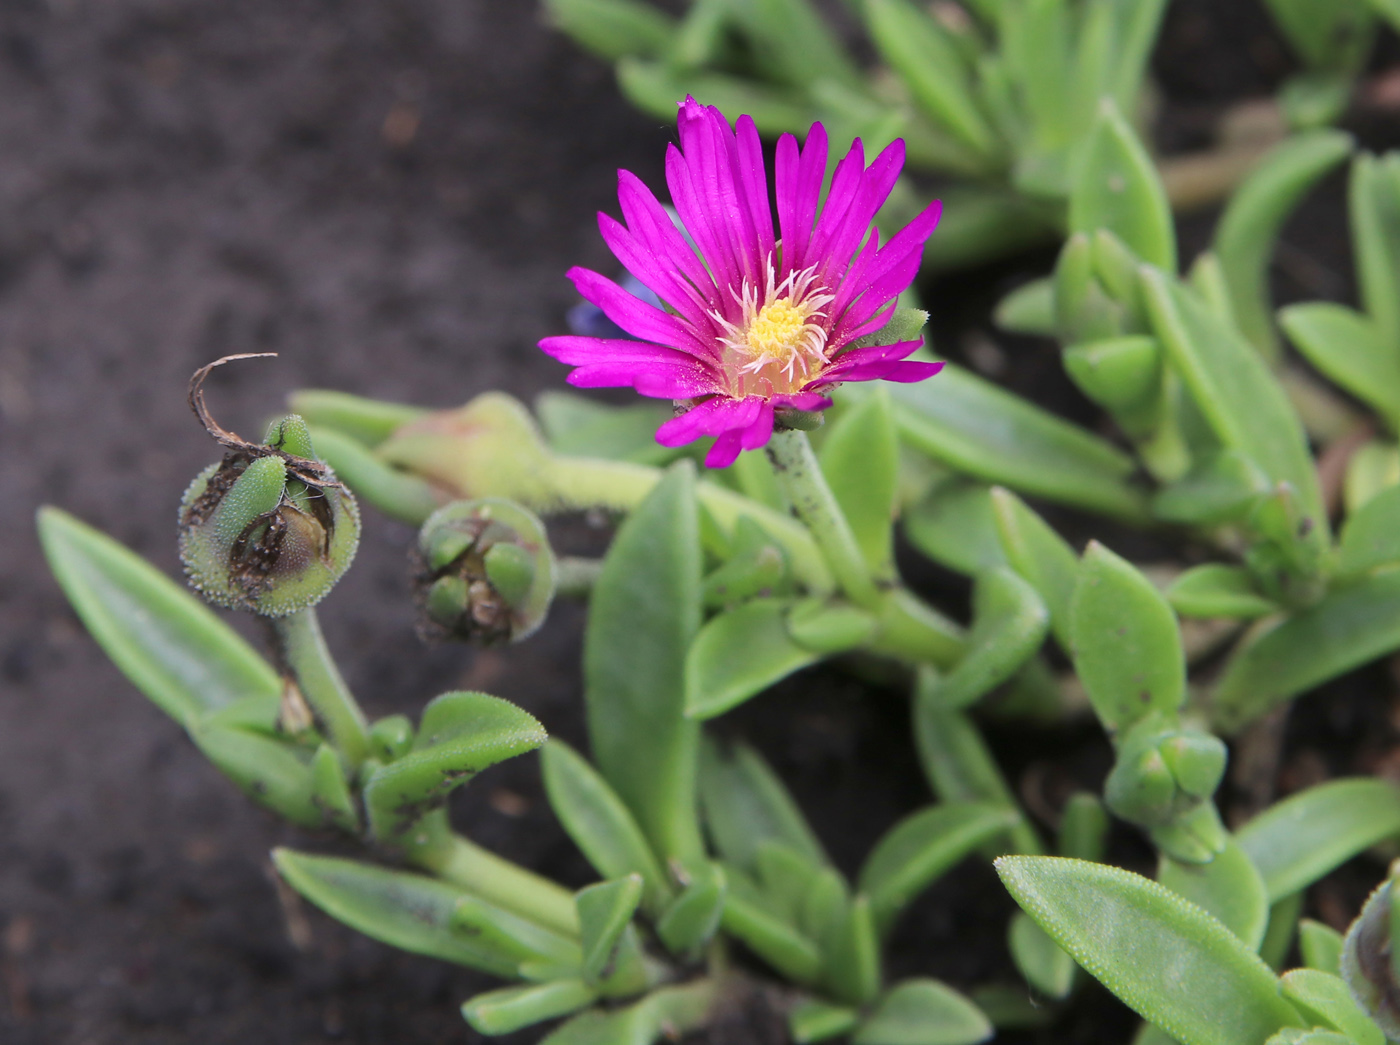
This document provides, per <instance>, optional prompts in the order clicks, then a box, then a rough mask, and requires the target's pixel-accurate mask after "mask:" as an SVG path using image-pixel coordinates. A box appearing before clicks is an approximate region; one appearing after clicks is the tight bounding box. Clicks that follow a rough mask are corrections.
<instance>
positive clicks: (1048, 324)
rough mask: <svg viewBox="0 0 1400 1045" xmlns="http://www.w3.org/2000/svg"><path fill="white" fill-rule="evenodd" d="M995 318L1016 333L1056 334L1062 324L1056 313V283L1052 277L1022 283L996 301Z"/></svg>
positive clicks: (1000, 325)
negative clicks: (1057, 320)
mask: <svg viewBox="0 0 1400 1045" xmlns="http://www.w3.org/2000/svg"><path fill="white" fill-rule="evenodd" d="M992 318H993V321H994V322H995V323H996V325H997V326H999V327H1000V328H1001V329H1002V330H1009V331H1011V332H1012V333H1014V334H1038V335H1040V336H1042V337H1054V336H1055V331H1056V330H1057V329H1058V326H1059V324H1058V323H1057V322H1056V317H1055V284H1054V282H1053V281H1052V280H1050V279H1033V280H1031V281H1030V282H1029V283H1023V284H1022V285H1021V286H1019V287H1017V288H1016V289H1015V290H1013V291H1012V292H1011V293H1010V294H1007V295H1006V297H1004V298H1002V299H1001V301H999V302H997V307H996V312H995V313H994V314H993V317H992Z"/></svg>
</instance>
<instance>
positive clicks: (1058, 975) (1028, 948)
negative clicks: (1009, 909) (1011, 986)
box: [1006, 911, 1078, 999]
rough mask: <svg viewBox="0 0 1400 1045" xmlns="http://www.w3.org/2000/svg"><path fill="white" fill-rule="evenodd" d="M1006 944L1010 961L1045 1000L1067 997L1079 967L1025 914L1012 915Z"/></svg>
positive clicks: (1022, 912)
mask: <svg viewBox="0 0 1400 1045" xmlns="http://www.w3.org/2000/svg"><path fill="white" fill-rule="evenodd" d="M1006 945H1007V947H1008V948H1009V949H1010V951H1011V960H1012V961H1014V962H1015V963H1016V968H1017V970H1018V971H1019V972H1020V973H1021V975H1022V976H1024V977H1025V978H1026V982H1027V983H1029V984H1030V985H1031V986H1032V987H1034V988H1035V989H1036V990H1037V991H1039V992H1040V993H1041V994H1043V995H1045V996H1046V997H1047V998H1055V999H1059V998H1065V997H1068V996H1069V992H1070V991H1071V990H1072V989H1073V988H1074V974H1075V971H1076V970H1077V969H1078V966H1077V965H1075V963H1074V959H1073V958H1071V957H1070V956H1069V955H1068V954H1067V953H1065V951H1064V949H1063V948H1061V947H1060V945H1059V944H1058V943H1056V942H1055V941H1054V940H1053V939H1051V938H1050V934H1049V933H1047V932H1046V931H1045V930H1044V929H1042V928H1041V927H1040V926H1039V925H1037V924H1036V923H1035V922H1034V921H1032V920H1031V916H1030V915H1028V914H1027V913H1026V912H1025V911H1017V912H1016V913H1015V914H1014V915H1013V916H1012V918H1011V922H1010V924H1009V925H1008V926H1007V932H1006Z"/></svg>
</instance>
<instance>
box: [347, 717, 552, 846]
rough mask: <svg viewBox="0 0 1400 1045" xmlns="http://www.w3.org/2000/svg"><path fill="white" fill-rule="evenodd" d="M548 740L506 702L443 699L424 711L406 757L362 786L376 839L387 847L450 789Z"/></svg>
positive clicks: (538, 727)
mask: <svg viewBox="0 0 1400 1045" xmlns="http://www.w3.org/2000/svg"><path fill="white" fill-rule="evenodd" d="M547 739H548V736H547V735H546V733H545V731H544V727H543V726H541V725H540V724H539V722H538V721H537V720H536V719H535V717H534V716H533V715H531V714H529V713H528V712H525V711H522V710H521V709H520V708H518V707H516V706H515V705H514V704H512V703H510V702H509V701H506V700H502V699H501V698H500V697H493V696H490V695H488V694H486V693H464V692H458V693H444V694H443V695H442V696H440V697H437V698H436V699H434V700H433V701H432V702H431V703H429V704H428V706H427V707H426V708H424V709H423V720H422V723H421V725H420V728H419V730H418V736H417V738H416V739H415V740H414V742H413V747H412V748H411V749H410V750H409V751H408V753H407V754H405V755H402V756H401V757H399V758H397V759H395V760H394V761H392V762H390V763H388V764H387V765H382V766H380V767H379V768H377V769H375V770H374V772H373V773H371V774H370V776H369V779H368V781H367V782H366V783H365V788H364V797H365V807H366V809H367V810H368V812H369V818H370V825H371V827H372V828H373V829H374V833H375V837H376V838H378V839H379V840H380V841H381V842H386V843H390V844H392V843H393V841H394V840H395V839H396V838H398V837H400V836H401V835H402V834H403V832H405V831H408V830H410V829H411V828H412V827H413V826H414V825H415V824H416V823H417V822H418V821H419V820H420V819H421V818H422V816H423V814H424V813H426V812H427V811H428V810H429V809H430V808H432V807H433V806H436V805H439V804H441V803H442V802H444V801H446V799H447V796H448V794H450V793H451V792H452V790H453V789H454V788H457V787H460V786H461V785H463V784H465V783H466V782H467V781H469V780H470V779H471V778H472V777H473V776H475V775H476V774H477V773H479V772H481V771H482V770H483V769H485V768H487V767H488V766H493V765H495V764H496V763H497V762H502V761H504V760H506V759H508V758H513V757H514V756H516V755H521V754H524V753H525V752H526V751H533V750H534V749H535V748H537V747H539V746H540V745H541V744H543V743H544V742H545V741H546V740H547Z"/></svg>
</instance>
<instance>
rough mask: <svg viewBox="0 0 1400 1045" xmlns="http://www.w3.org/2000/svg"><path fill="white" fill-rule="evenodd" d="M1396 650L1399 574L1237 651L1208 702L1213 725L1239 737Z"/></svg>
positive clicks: (1399, 642) (1334, 599)
mask: <svg viewBox="0 0 1400 1045" xmlns="http://www.w3.org/2000/svg"><path fill="white" fill-rule="evenodd" d="M1395 649H1400V572H1394V571H1387V572H1383V573H1377V574H1373V575H1371V576H1369V577H1365V578H1363V579H1361V580H1359V581H1357V582H1356V583H1355V584H1352V585H1350V586H1348V587H1345V588H1340V589H1337V590H1335V591H1332V592H1329V593H1328V595H1327V596H1326V597H1325V598H1323V599H1322V601H1321V602H1318V603H1317V604H1316V605H1314V606H1311V607H1309V608H1308V609H1306V610H1303V611H1302V612H1300V613H1297V614H1295V615H1293V616H1291V617H1288V618H1286V619H1284V620H1282V621H1280V622H1279V623H1278V624H1277V625H1276V626H1274V627H1272V628H1270V629H1269V630H1267V631H1265V632H1263V633H1262V634H1259V635H1257V636H1255V637H1254V638H1253V639H1252V640H1251V641H1249V642H1247V643H1246V644H1244V645H1241V646H1240V647H1238V648H1237V649H1236V651H1235V653H1234V654H1233V656H1232V657H1231V659H1230V661H1229V662H1228V663H1227V664H1226V667H1225V670H1224V673H1223V675H1222V676H1221V679H1220V682H1219V683H1218V684H1217V686H1216V689H1215V693H1214V694H1213V698H1212V699H1213V718H1214V720H1215V722H1216V723H1217V725H1218V726H1219V727H1220V728H1221V729H1223V730H1225V731H1227V732H1228V731H1232V730H1235V729H1238V728H1239V727H1240V726H1241V725H1243V724H1244V723H1246V722H1248V721H1250V720H1251V719H1253V718H1255V717H1256V716H1258V715H1260V714H1263V713H1264V712H1265V711H1267V710H1268V709H1269V708H1270V707H1272V706H1273V705H1275V704H1278V703H1279V702H1281V701H1284V700H1287V699H1289V698H1290V697H1294V696H1297V695H1298V694H1299V693H1302V692H1304V691H1306V690H1309V689H1311V688H1312V687H1313V686H1316V685H1318V684H1319V683H1321V682H1325V681H1327V680H1328V679H1330V678H1335V677H1336V676H1338V675H1341V674H1343V673H1344V672H1347V671H1350V670H1351V669H1353V668H1357V667H1360V666H1361V665H1362V664H1365V663H1367V662H1368V661H1371V660H1374V659H1375V658H1376V657H1379V656H1382V655H1384V654H1386V653H1389V652H1391V651H1392V650H1395Z"/></svg>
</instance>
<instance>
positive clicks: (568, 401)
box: [535, 391, 676, 464]
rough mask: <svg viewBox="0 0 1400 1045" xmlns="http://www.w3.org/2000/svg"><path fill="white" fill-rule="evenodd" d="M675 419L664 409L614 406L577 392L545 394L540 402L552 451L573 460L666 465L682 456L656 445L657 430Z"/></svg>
mask: <svg viewBox="0 0 1400 1045" xmlns="http://www.w3.org/2000/svg"><path fill="white" fill-rule="evenodd" d="M671 414H672V412H671V410H669V409H667V408H666V407H664V406H661V405H659V404H652V403H641V404H637V405H635V406H609V405H607V404H606V403H600V402H598V401H597V400H594V399H588V398H586V397H584V396H581V395H575V394H573V393H572V392H558V391H547V392H542V393H540V395H539V397H538V398H536V400H535V416H536V417H538V418H539V421H540V428H542V429H543V430H544V434H545V438H546V439H548V440H549V445H550V447H552V448H553V450H554V452H555V453H559V454H565V455H567V456H571V457H602V458H606V459H608V460H617V461H639V462H641V463H642V464H665V463H667V462H668V461H670V460H672V459H673V458H674V457H675V456H676V451H675V450H673V449H671V448H670V447H665V446H662V445H660V444H659V443H658V442H657V441H656V430H657V429H658V428H660V427H661V424H662V422H664V421H667V420H669V419H670V418H671Z"/></svg>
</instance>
